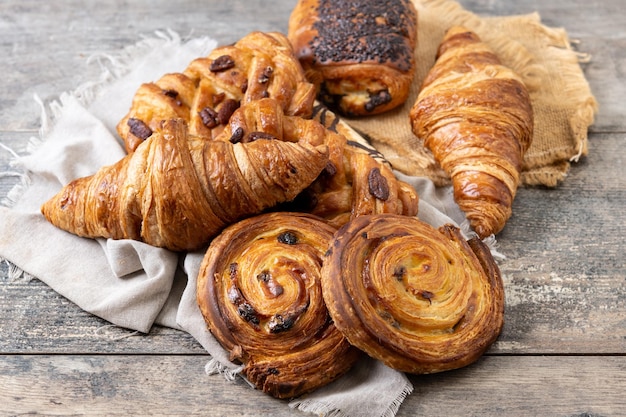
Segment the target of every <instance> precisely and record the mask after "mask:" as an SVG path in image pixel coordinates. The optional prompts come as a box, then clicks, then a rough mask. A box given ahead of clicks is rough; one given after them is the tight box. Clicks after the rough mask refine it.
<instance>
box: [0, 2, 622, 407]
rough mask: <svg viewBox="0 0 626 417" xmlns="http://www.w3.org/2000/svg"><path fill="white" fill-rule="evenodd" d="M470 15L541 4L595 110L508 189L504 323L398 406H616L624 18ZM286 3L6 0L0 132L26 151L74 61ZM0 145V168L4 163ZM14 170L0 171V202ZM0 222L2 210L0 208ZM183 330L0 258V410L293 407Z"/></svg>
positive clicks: (584, 12) (216, 32)
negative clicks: (134, 321) (113, 310)
mask: <svg viewBox="0 0 626 417" xmlns="http://www.w3.org/2000/svg"><path fill="white" fill-rule="evenodd" d="M461 3H462V4H463V5H464V6H465V7H466V8H467V9H469V10H471V11H474V12H475V13H478V14H481V15H511V14H525V13H532V12H535V11H537V12H539V13H540V15H541V17H542V20H543V22H544V23H545V24H547V25H549V26H553V27H562V28H565V29H566V30H567V31H568V33H569V35H570V38H571V39H574V40H577V41H579V42H578V43H577V45H576V48H577V49H578V50H580V51H581V52H583V53H586V54H589V55H590V56H591V59H590V61H589V62H588V63H586V64H583V65H582V68H583V70H584V73H585V75H586V76H587V79H588V80H589V83H590V86H591V89H592V91H593V93H594V94H595V96H596V99H597V101H598V103H599V108H600V112H599V114H598V116H597V118H596V122H595V123H594V125H593V126H592V127H591V129H590V132H591V133H590V136H589V155H588V156H587V157H585V158H583V159H581V161H580V162H578V163H574V164H573V166H572V169H571V171H570V172H569V175H568V177H567V178H566V180H565V181H564V182H563V184H562V185H561V186H559V187H558V188H556V189H550V190H548V189H543V188H522V189H520V190H519V192H518V195H517V198H516V200H515V203H514V207H513V216H512V218H511V219H510V220H509V222H508V224H507V226H506V227H505V229H504V230H503V232H502V233H501V234H500V235H499V236H498V249H499V250H500V251H501V252H502V253H504V254H505V255H506V259H505V260H502V261H500V262H499V263H500V267H501V269H502V273H503V278H504V281H505V288H506V300H507V305H506V311H505V327H504V330H503V333H502V335H501V336H500V338H499V339H498V341H497V342H496V343H495V344H494V345H493V346H492V348H491V349H490V351H489V352H488V353H487V355H486V356H485V357H484V358H483V359H481V360H480V361H479V362H478V363H476V364H474V365H472V366H470V367H467V368H463V369H461V370H458V371H452V372H448V373H443V374H437V375H431V376H424V377H411V378H410V379H411V381H412V382H413V384H414V386H415V391H414V393H413V394H412V395H411V396H409V397H408V398H407V399H406V401H405V402H404V403H403V405H402V406H401V408H400V411H399V413H398V415H399V416H413V415H429V416H478V415H480V416H502V415H506V416H527V415H549V416H562V417H565V416H568V417H569V416H571V417H574V416H576V417H578V416H580V417H582V416H586V417H591V416H593V417H599V416H603V417H613V416H615V417H618V416H623V415H626V403H625V401H626V400H625V399H624V398H625V397H624V392H626V247H625V246H624V244H623V240H624V236H626V211H625V210H624V207H626V179H625V178H626V168H625V167H624V164H625V158H626V150H625V147H624V144H625V141H626V118H624V116H623V115H624V114H626V101H625V100H624V99H623V98H624V96H626V13H624V12H623V4H622V3H623V2H622V1H621V0H598V1H596V2H588V1H587V0H570V1H565V0H554V1H550V2H546V1H545V0H542V1H540V0H520V1H516V2H495V1H492V0H462V1H461ZM294 4H295V0H276V1H269V0H260V1H255V2H249V1H246V0H232V1H229V2H223V1H219V0H205V1H203V2H199V1H195V0H184V1H180V2H170V1H166V0H155V1H150V2H146V1H136V2H125V1H121V0H111V1H105V2H100V3H98V4H97V6H96V5H94V4H93V3H90V2H87V1H86V0H82V1H80V0H61V1H56V2H40V1H35V0H20V1H17V0H4V1H3V2H2V5H0V54H1V56H2V57H3V59H2V60H0V73H1V74H2V79H1V81H0V92H1V94H0V142H1V143H2V145H4V146H6V147H8V148H10V149H11V150H12V151H13V152H15V153H17V154H20V155H24V154H26V153H27V145H28V142H29V139H30V138H31V137H32V136H37V134H38V129H39V126H40V122H41V120H40V116H41V107H40V105H39V104H38V103H37V102H36V101H35V100H34V98H33V96H34V95H36V96H38V97H39V98H40V99H41V100H43V101H47V100H51V99H55V98H57V97H58V94H59V93H61V92H63V91H69V90H72V89H74V88H76V86H77V85H79V84H81V83H83V82H85V81H89V80H93V79H97V78H98V77H99V75H100V72H101V70H102V68H101V67H100V66H99V65H98V62H97V60H96V61H94V60H92V61H89V60H88V58H89V57H91V56H93V55H94V54H97V53H101V52H115V51H119V50H120V48H123V47H125V46H128V45H132V44H134V43H136V42H137V41H139V40H141V39H142V37H144V36H152V35H153V34H154V33H155V31H159V30H161V31H163V30H167V29H172V30H174V31H176V32H177V33H179V34H181V35H182V36H184V37H196V36H210V37H213V38H215V39H217V40H218V41H219V42H220V43H230V42H233V41H235V40H237V39H239V38H240V37H241V36H243V35H245V34H246V33H248V32H249V31H252V30H263V31H270V30H278V31H283V32H284V31H285V30H286V28H287V21H288V17H289V14H290V12H291V9H292V7H293V5H294ZM12 159H13V154H12V152H10V151H8V150H6V149H4V148H3V147H0V172H5V171H12V170H14V168H12V167H10V161H11V160H12ZM18 182H19V177H18V176H13V175H8V176H0V198H1V197H3V196H4V195H5V194H6V193H7V192H8V191H9V190H10V189H11V188H12V187H13V186H14V185H15V184H17V183H18ZM0 221H2V219H1V218H0ZM207 360H208V356H206V354H205V352H204V350H203V349H202V347H201V346H200V345H199V344H198V343H197V342H196V341H195V340H194V339H193V338H192V337H191V336H189V335H188V334H185V333H183V332H180V331H178V330H174V329H169V328H164V327H159V326H155V327H154V328H153V329H151V331H150V333H149V334H147V335H144V334H136V333H132V332H130V331H127V330H124V329H120V328H116V327H112V326H109V324H108V323H107V322H105V321H103V320H101V319H99V318H97V317H94V316H92V315H90V314H88V313H85V312H84V311H82V310H80V309H79V308H78V307H77V306H76V305H74V304H73V303H71V302H70V301H68V300H67V299H65V298H63V297H61V296H59V295H58V294H56V293H55V292H54V291H53V290H51V289H50V288H49V287H47V286H46V285H45V284H43V283H42V282H40V281H39V280H37V279H36V278H30V277H25V276H20V275H17V274H14V273H13V272H12V271H10V269H9V267H8V265H7V264H5V263H0V386H2V387H3V389H2V390H0V403H1V404H2V405H3V406H2V407H0V410H2V411H0V414H3V415H4V414H7V415H19V414H29V413H30V414H36V413H39V414H47V415H49V414H54V413H56V414H63V415H132V414H145V412H146V410H147V409H148V408H147V407H149V410H150V411H151V414H154V415H218V416H221V415H223V416H226V415H229V416H230V415H240V416H252V415H268V416H269V415H272V416H288V415H303V414H302V413H298V412H296V411H294V410H291V409H289V408H288V407H287V406H286V405H285V403H284V402H282V401H278V400H274V399H272V398H270V397H268V396H266V395H263V394H261V393H258V392H251V391H250V388H249V387H248V386H247V385H246V384H245V383H244V382H242V381H241V380H239V381H238V382H236V383H234V384H233V383H230V382H227V381H225V380H224V379H223V378H221V377H219V376H212V377H209V376H207V375H205V374H204V372H203V366H204V364H205V363H206V361H207Z"/></svg>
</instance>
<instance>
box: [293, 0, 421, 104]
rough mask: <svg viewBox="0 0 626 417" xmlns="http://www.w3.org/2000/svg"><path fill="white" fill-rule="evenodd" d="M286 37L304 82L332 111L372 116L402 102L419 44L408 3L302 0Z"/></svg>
mask: <svg viewBox="0 0 626 417" xmlns="http://www.w3.org/2000/svg"><path fill="white" fill-rule="evenodd" d="M288 37H289V40H290V41H291V43H292V45H293V48H294V52H295V54H296V56H297V57H298V59H300V62H301V63H302V66H303V68H304V69H305V72H306V76H307V79H309V80H310V81H311V82H313V83H314V84H315V85H316V86H317V87H318V89H319V90H320V94H319V97H320V99H321V100H322V101H324V102H325V103H326V104H327V105H329V106H330V107H331V108H332V109H333V110H335V111H339V112H340V113H342V114H345V115H349V116H362V115H372V114H378V113H382V112H385V111H388V110H391V109H393V108H395V107H397V106H399V105H400V104H402V103H404V102H405V101H406V99H407V97H408V94H409V87H410V85H411V82H412V81H413V74H414V72H415V57H414V49H415V45H416V42H417V11H416V10H415V7H414V6H413V3H412V2H411V1H410V0H393V1H385V2H376V1H368V0H359V1H347V0H300V1H298V3H297V4H296V6H295V7H294V9H293V11H292V13H291V16H290V18H289V29H288Z"/></svg>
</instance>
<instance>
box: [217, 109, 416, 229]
mask: <svg viewBox="0 0 626 417" xmlns="http://www.w3.org/2000/svg"><path fill="white" fill-rule="evenodd" d="M314 116H315V118H314V119H304V118H302V117H298V116H290V115H286V114H284V113H283V111H282V109H281V108H280V103H278V102H277V101H276V100H273V99H271V98H265V99H260V100H256V101H254V102H250V103H247V104H244V105H242V106H241V107H240V108H239V109H238V110H237V111H236V112H235V113H234V114H233V115H232V116H231V119H230V121H229V123H228V125H227V126H225V127H224V130H223V131H222V133H221V134H220V135H219V136H218V137H217V138H216V140H230V141H241V140H243V141H246V140H248V138H247V137H243V136H242V135H241V132H252V133H250V135H253V136H254V137H263V136H266V137H272V138H278V139H280V140H287V141H297V142H299V143H306V144H308V145H311V146H321V145H325V146H326V147H327V148H328V154H329V160H328V164H327V165H326V167H325V168H324V170H323V171H322V172H321V174H320V176H319V177H318V178H316V180H315V181H314V182H313V183H312V184H311V185H310V186H309V187H307V188H306V189H305V190H304V191H303V192H302V193H301V194H299V195H298V197H296V199H295V200H294V201H293V202H289V204H287V205H282V206H281V208H282V209H284V210H287V211H300V212H308V213H312V214H315V215H317V216H320V217H323V218H325V219H327V220H328V221H330V222H331V223H332V224H333V225H334V226H341V225H342V224H344V223H345V222H347V221H348V220H349V219H350V218H354V217H356V216H360V215H364V214H375V213H396V214H404V215H407V216H415V215H416V214H417V210H418V200H419V199H418V195H417V193H416V192H415V189H414V188H413V187H411V186H410V185H408V184H406V183H405V182H403V181H400V180H398V179H397V178H396V177H395V175H394V174H393V171H392V170H391V168H390V167H389V166H388V165H387V164H386V163H384V162H382V161H381V160H379V159H377V158H375V157H374V156H373V155H372V152H373V150H372V149H371V148H367V147H366V146H365V145H362V144H361V143H358V142H357V141H361V142H362V141H363V139H362V138H360V137H359V136H358V134H357V133H356V132H354V131H353V130H351V129H350V128H349V127H348V126H347V125H346V124H345V123H344V122H343V121H342V120H340V119H339V118H337V117H336V116H335V114H334V113H332V112H331V111H329V110H327V109H325V108H322V106H316V108H315V110H314Z"/></svg>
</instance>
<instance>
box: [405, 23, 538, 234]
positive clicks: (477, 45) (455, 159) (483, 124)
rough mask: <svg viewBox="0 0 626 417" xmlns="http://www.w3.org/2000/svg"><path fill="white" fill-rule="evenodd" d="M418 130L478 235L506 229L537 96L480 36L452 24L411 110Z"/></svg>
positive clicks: (528, 140) (413, 121) (530, 136)
mask: <svg viewBox="0 0 626 417" xmlns="http://www.w3.org/2000/svg"><path fill="white" fill-rule="evenodd" d="M410 119H411V124H412V128H413V132H414V133H415V134H416V135H417V136H418V137H419V138H421V139H423V141H424V145H425V146H426V147H427V148H428V149H430V150H431V151H432V153H433V155H434V157H435V159H436V160H437V161H438V162H439V164H440V165H441V167H442V168H443V169H444V170H445V171H446V172H447V173H448V174H449V175H450V177H451V179H452V184H453V187H454V198H455V200H456V202H457V204H458V205H459V207H460V208H461V209H462V210H463V211H464V212H465V214H466V215H467V218H468V219H469V221H470V224H471V225H472V227H473V228H474V230H475V231H476V233H477V234H478V235H479V236H480V237H482V238H485V237H487V236H489V235H491V234H495V233H498V232H499V231H501V230H502V228H503V227H504V225H505V223H506V221H507V220H508V219H509V217H510V216H511V206H512V204H513V199H514V198H515V194H516V192H517V187H518V184H519V182H520V171H521V168H522V162H523V157H524V154H525V152H526V150H527V149H528V148H529V146H530V143H531V141H532V135H533V111H532V107H531V102H530V97H529V95H528V91H527V90H526V87H525V85H524V83H523V82H522V81H521V79H520V77H519V76H518V75H516V74H515V73H514V72H513V71H512V70H510V69H509V68H506V67H504V66H503V65H501V64H500V61H499V59H498V57H497V56H496V55H495V54H494V53H493V52H492V51H491V50H489V48H488V47H487V45H485V44H484V43H483V42H481V40H480V39H479V38H478V36H477V35H476V34H474V33H473V32H470V31H468V30H466V29H464V28H462V27H454V28H452V29H450V30H449V31H448V32H447V34H446V36H445V38H444V40H443V42H442V44H441V45H440V47H439V51H438V58H437V61H436V63H435V65H434V66H433V67H432V69H431V70H430V72H429V73H428V75H427V76H426V79H425V80H424V82H423V85H422V89H421V91H420V93H419V95H418V97H417V100H416V102H415V104H414V106H413V108H412V109H411V112H410Z"/></svg>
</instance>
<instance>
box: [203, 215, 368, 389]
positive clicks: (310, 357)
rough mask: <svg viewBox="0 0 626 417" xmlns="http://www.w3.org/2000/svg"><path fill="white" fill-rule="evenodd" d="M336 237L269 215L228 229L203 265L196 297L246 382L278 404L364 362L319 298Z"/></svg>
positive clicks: (297, 218)
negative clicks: (324, 265)
mask: <svg viewBox="0 0 626 417" xmlns="http://www.w3.org/2000/svg"><path fill="white" fill-rule="evenodd" d="M334 232H335V229H334V228H333V227H331V226H329V225H328V224H327V223H326V222H324V221H323V220H322V219H320V218H317V217H314V216H311V215H308V214H302V213H286V212H280V213H269V214H263V215H259V216H256V217H252V218H249V219H247V220H243V221H241V222H238V223H236V224H234V225H232V226H229V227H228V228H226V229H225V230H224V231H223V232H222V233H221V234H220V235H219V236H218V237H216V238H215V239H214V240H213V241H212V242H211V245H210V246H209V249H208V251H207V252H206V255H205V257H204V259H203V262H202V265H201V268H200V273H199V275H198V284H197V296H198V305H199V307H200V310H201V311H202V314H203V317H204V318H205V320H206V323H207V326H208V328H209V329H210V331H211V332H212V334H213V335H214V336H215V338H216V339H217V340H218V341H219V342H220V343H221V344H222V346H223V347H224V348H225V349H226V350H228V351H229V352H230V355H231V358H230V359H231V360H233V361H238V362H241V363H243V364H244V368H243V371H242V372H243V374H244V375H245V376H246V377H247V378H248V379H249V380H250V381H251V382H252V383H253V384H254V385H255V386H256V387H257V388H258V389H261V390H263V391H264V392H267V393H269V394H271V395H272V396H274V397H277V398H291V397H295V396H299V395H301V394H304V393H306V392H309V391H312V390H314V389H316V388H319V387H321V386H323V385H326V384H328V383H329V382H331V381H333V380H335V379H336V378H338V377H339V376H341V375H343V374H344V373H345V372H347V371H348V369H350V367H351V366H352V365H353V364H354V362H355V361H356V359H357V358H358V355H359V353H358V350H356V349H354V348H353V347H351V346H350V344H349V343H348V342H347V340H346V339H345V338H344V337H343V335H342V334H341V333H340V332H339V331H338V330H337V328H336V327H335V326H334V324H333V323H332V320H330V317H329V316H328V312H327V310H326V307H325V304H324V300H323V297H322V292H321V284H320V270H321V263H322V258H323V255H324V252H325V251H326V249H327V247H328V242H329V241H330V239H331V238H332V236H333V233H334Z"/></svg>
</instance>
